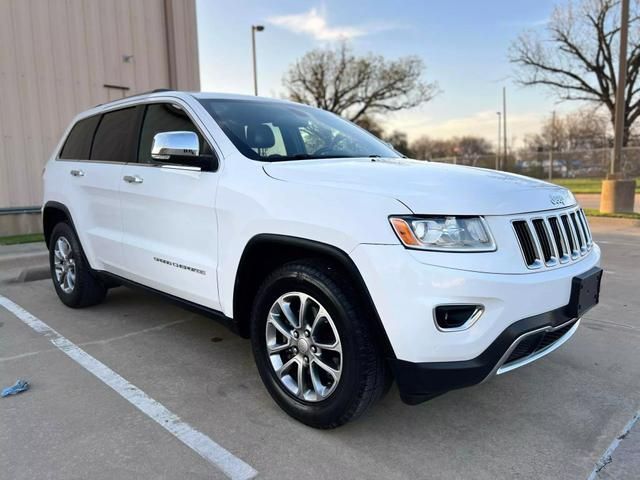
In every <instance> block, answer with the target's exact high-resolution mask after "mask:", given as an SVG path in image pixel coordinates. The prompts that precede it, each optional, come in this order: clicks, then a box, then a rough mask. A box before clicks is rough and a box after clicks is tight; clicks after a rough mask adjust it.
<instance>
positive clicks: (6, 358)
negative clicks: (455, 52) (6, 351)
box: [0, 348, 58, 363]
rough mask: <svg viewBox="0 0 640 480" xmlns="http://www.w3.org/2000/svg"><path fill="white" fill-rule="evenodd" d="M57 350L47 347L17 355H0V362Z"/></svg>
mask: <svg viewBox="0 0 640 480" xmlns="http://www.w3.org/2000/svg"><path fill="white" fill-rule="evenodd" d="M57 351H58V350H57V349H55V348H47V349H45V350H36V351H34V352H25V353H20V354H18V355H12V356H10V357H0V363H1V362H10V361H12V360H19V359H21V358H25V357H33V356H35V355H40V354H41V353H50V352H57Z"/></svg>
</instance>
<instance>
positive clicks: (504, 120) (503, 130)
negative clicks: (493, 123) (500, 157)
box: [502, 87, 509, 168]
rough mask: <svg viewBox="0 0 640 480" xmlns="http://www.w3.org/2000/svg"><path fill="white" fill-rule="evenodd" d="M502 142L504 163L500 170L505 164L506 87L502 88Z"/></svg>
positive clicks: (506, 151) (506, 154)
mask: <svg viewBox="0 0 640 480" xmlns="http://www.w3.org/2000/svg"><path fill="white" fill-rule="evenodd" d="M502 141H503V142H504V162H503V164H502V168H504V167H505V164H506V163H507V156H508V155H509V154H508V150H507V87H502Z"/></svg>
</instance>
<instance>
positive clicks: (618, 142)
mask: <svg viewBox="0 0 640 480" xmlns="http://www.w3.org/2000/svg"><path fill="white" fill-rule="evenodd" d="M620 22H621V24H620V57H619V60H618V86H617V89H616V121H615V129H616V131H615V138H614V144H613V161H612V162H611V175H612V176H617V175H618V174H619V173H620V171H621V170H622V168H621V167H622V141H623V138H624V126H625V125H624V117H625V115H624V110H625V108H624V105H625V98H624V97H625V95H624V94H625V91H624V90H625V88H626V80H627V39H628V36H629V0H623V1H622V14H621V16H620Z"/></svg>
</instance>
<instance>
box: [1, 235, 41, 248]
mask: <svg viewBox="0 0 640 480" xmlns="http://www.w3.org/2000/svg"><path fill="white" fill-rule="evenodd" d="M35 242H44V235H43V234H42V233H29V234H26V235H12V236H10V237H0V245H18V244H19V243H35Z"/></svg>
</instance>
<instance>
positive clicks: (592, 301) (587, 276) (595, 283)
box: [565, 267, 602, 318]
mask: <svg viewBox="0 0 640 480" xmlns="http://www.w3.org/2000/svg"><path fill="white" fill-rule="evenodd" d="M601 281H602V269H601V268H598V267H593V268H592V269H590V270H587V271H586V272H584V273H582V274H580V275H576V276H575V277H573V280H572V282H571V297H570V300H569V304H568V305H567V306H566V308H565V313H566V314H567V315H568V316H570V317H572V318H579V317H581V316H582V315H584V314H585V313H587V312H588V311H589V310H590V309H591V308H593V307H594V306H596V305H597V304H598V302H599V301H600V283H601Z"/></svg>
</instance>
